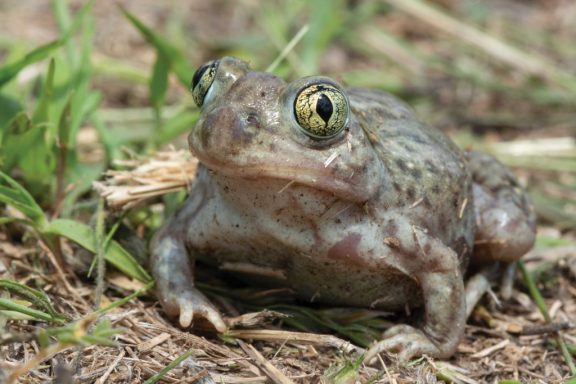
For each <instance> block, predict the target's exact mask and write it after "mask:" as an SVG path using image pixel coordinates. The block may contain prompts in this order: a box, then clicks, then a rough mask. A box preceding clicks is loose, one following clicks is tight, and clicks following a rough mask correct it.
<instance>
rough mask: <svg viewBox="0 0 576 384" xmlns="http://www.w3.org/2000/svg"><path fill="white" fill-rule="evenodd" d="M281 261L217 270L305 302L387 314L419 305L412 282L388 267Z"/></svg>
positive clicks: (228, 263) (225, 264) (224, 265)
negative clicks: (283, 290) (282, 289)
mask: <svg viewBox="0 0 576 384" xmlns="http://www.w3.org/2000/svg"><path fill="white" fill-rule="evenodd" d="M221 260H222V259H221ZM276 260H277V261H280V260H281V259H280V258H278V259H276ZM285 260H286V259H283V261H282V262H278V263H272V264H270V263H269V261H270V260H267V263H266V265H261V264H258V263H255V262H250V261H238V260H222V262H221V263H220V265H219V268H220V269H221V270H224V271H226V272H228V273H231V274H233V275H234V276H236V277H238V278H240V279H241V280H243V281H245V282H247V283H248V284H250V285H258V286H264V287H275V288H279V287H285V288H289V289H291V290H292V291H294V292H295V294H296V295H297V297H298V298H299V299H301V300H302V301H305V302H314V303H323V304H330V305H339V306H340V305H341V306H351V307H366V308H378V309H386V310H391V311H395V310H399V309H405V308H406V307H407V306H409V307H417V306H421V304H422V294H421V291H420V288H419V286H418V284H417V283H416V281H415V280H414V279H411V278H409V277H408V276H407V275H405V274H403V273H401V272H400V271H398V270H396V269H394V268H391V267H384V268H379V269H377V270H374V269H367V268H366V266H362V267H360V266H353V265H352V266H351V265H341V264H339V263H335V262H329V261H326V260H325V259H324V260H321V261H317V260H312V259H308V258H299V257H296V258H294V257H291V258H290V259H289V260H291V261H292V262H288V263H287V262H285Z"/></svg>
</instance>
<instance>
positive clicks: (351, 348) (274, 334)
mask: <svg viewBox="0 0 576 384" xmlns="http://www.w3.org/2000/svg"><path fill="white" fill-rule="evenodd" d="M228 336H231V337H236V338H240V339H251V340H262V341H278V342H285V341H290V342H296V343H306V344H314V345H321V346H327V347H332V348H338V349H342V350H343V351H345V352H347V353H351V352H358V353H364V352H365V350H364V349H363V348H360V347H357V346H355V345H354V344H352V343H350V342H349V341H346V340H342V339H340V338H338V337H336V336H332V335H318V334H315V333H305V332H290V331H277V330H269V329H246V330H243V329H242V330H240V329H238V330H230V331H228Z"/></svg>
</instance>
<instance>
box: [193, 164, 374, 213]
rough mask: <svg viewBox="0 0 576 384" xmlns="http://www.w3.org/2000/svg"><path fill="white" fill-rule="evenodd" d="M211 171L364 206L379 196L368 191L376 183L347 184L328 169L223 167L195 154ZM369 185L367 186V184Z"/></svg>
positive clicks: (355, 180) (354, 181) (356, 180)
mask: <svg viewBox="0 0 576 384" xmlns="http://www.w3.org/2000/svg"><path fill="white" fill-rule="evenodd" d="M195 155H196V157H198V160H200V162H201V163H203V164H204V165H205V166H206V167H207V168H208V169H210V170H211V171H212V172H215V173H217V174H221V175H223V176H227V177H229V178H242V179H247V180H254V181H259V180H261V181H263V180H266V179H274V180H284V181H286V187H287V188H288V187H289V186H290V185H293V184H301V185H305V186H308V187H311V188H313V189H315V190H318V191H323V192H329V193H331V194H333V195H335V196H336V197H338V198H340V199H342V200H347V201H350V202H353V203H363V202H366V201H368V200H370V198H371V197H372V196H373V195H374V194H375V193H376V190H377V189H376V188H371V187H368V185H369V184H370V185H371V184H373V183H374V182H375V180H374V179H375V178H373V179H372V180H365V179H367V178H359V177H355V178H354V177H349V178H348V180H345V179H342V178H339V177H336V176H334V174H333V172H331V171H330V169H329V168H326V167H322V168H314V167H291V166H285V165H274V164H267V165H265V166H262V165H260V166H236V165H234V164H232V165H231V164H224V163H222V162H219V161H217V160H216V159H214V158H211V157H209V156H204V155H202V154H195ZM364 181H366V182H364Z"/></svg>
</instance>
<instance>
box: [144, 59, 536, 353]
mask: <svg viewBox="0 0 576 384" xmlns="http://www.w3.org/2000/svg"><path fill="white" fill-rule="evenodd" d="M192 96H193V98H194V100H195V102H196V104H197V105H198V106H199V107H200V108H201V114H200V118H199V121H198V122H197V124H196V125H195V127H194V128H193V129H192V132H191V133H190V135H189V138H188V142H189V146H190V150H191V151H192V153H193V154H194V155H195V156H196V157H197V158H198V159H199V161H200V165H199V167H198V171H197V175H196V177H195V179H194V181H193V184H192V187H191V192H190V196H189V198H188V200H187V201H186V202H185V203H184V205H183V207H182V208H181V209H180V210H179V211H177V212H176V213H175V214H174V215H173V216H172V217H171V218H170V219H169V220H168V221H167V222H166V223H165V224H164V226H163V227H162V228H161V229H160V230H159V231H158V232H157V233H156V235H155V236H154V238H153V240H152V242H151V268H152V272H153V275H154V276H155V278H156V281H157V291H158V295H159V298H160V302H161V304H162V306H163V308H164V310H165V311H166V313H167V314H168V315H169V316H171V317H175V318H177V319H178V321H179V324H180V326H182V327H189V326H191V324H192V323H193V320H194V319H195V318H203V319H204V320H207V321H208V322H209V323H211V324H212V325H213V326H214V328H215V329H216V330H217V331H220V332H222V331H225V330H226V323H225V321H224V320H223V317H222V316H221V314H220V313H219V311H218V310H217V309H216V308H215V307H214V306H213V305H212V304H211V303H210V301H209V300H208V299H207V298H206V297H205V296H204V295H203V294H202V293H201V292H200V291H199V290H198V289H197V288H196V287H195V286H194V260H195V259H197V258H201V259H203V260H207V261H208V262H210V263H212V264H215V265H218V266H219V268H221V269H222V270H225V271H229V272H231V273H234V274H236V275H238V276H241V277H242V278H244V279H246V280H248V281H250V282H254V283H258V284H262V285H264V286H272V287H290V288H291V289H292V290H293V291H294V292H295V293H296V295H297V296H298V297H299V298H300V299H302V300H304V301H314V302H319V303H325V304H329V305H336V306H351V307H369V308H381V309H385V310H392V311H399V310H404V309H405V308H406V307H409V308H412V307H422V308H423V314H424V316H423V318H422V319H421V320H420V323H419V325H407V324H404V325H397V326H394V327H392V328H390V329H389V330H387V331H386V332H385V333H384V334H383V336H382V339H381V340H380V341H379V342H378V343H377V344H376V346H374V347H373V348H372V354H374V353H375V352H379V351H383V350H388V351H392V352H397V353H398V354H399V357H400V359H402V360H408V359H410V358H412V357H415V356H418V355H423V354H426V355H428V356H431V357H436V358H446V357H449V356H451V355H452V354H453V353H454V351H455V349H456V347H457V345H458V343H459V340H460V338H461V336H462V334H463V330H464V327H465V323H466V301H465V287H464V273H465V271H466V269H467V268H468V265H469V264H471V263H472V264H474V265H489V264H494V263H503V264H506V263H512V262H514V261H515V260H518V259H519V258H520V257H521V256H522V255H523V254H524V253H526V252H527V251H528V250H529V249H530V248H531V247H532V245H533V242H534V237H535V224H534V221H535V220H534V214H533V211H532V209H531V207H530V205H529V203H528V200H527V198H526V196H525V194H524V192H523V191H522V189H521V188H520V187H519V184H518V182H517V180H516V179H515V178H514V176H513V175H512V174H511V172H510V171H509V170H508V169H507V168H506V167H505V166H503V165H502V164H501V163H499V162H498V161H496V160H495V159H494V158H492V157H490V156H488V155H486V154H481V153H477V152H473V151H467V152H463V151H461V150H460V149H459V148H458V147H457V146H456V145H455V144H454V143H453V142H452V141H451V140H450V139H449V138H448V137H447V136H446V135H445V134H444V133H442V132H441V131H440V130H437V129H435V128H432V127H430V126H428V125H426V124H424V123H422V122H421V121H420V120H419V119H418V118H417V117H416V116H415V113H414V112H413V111H412V110H411V109H410V108H409V107H408V106H407V105H406V104H404V103H403V102H402V101H400V100H398V99H397V98H395V97H393V96H392V95H390V94H388V93H385V92H382V91H378V90H370V89H362V88H344V87H342V86H341V85H340V84H338V83H337V82H336V81H334V80H333V79H331V78H328V77H319V76H314V77H305V78H302V79H299V80H296V81H294V82H291V83H286V82H285V81H284V80H282V79H280V78H278V77H276V76H274V75H273V74H270V73H264V72H256V71H253V70H251V69H250V67H249V66H248V64H247V63H246V62H244V61H242V60H239V59H236V58H232V57H224V58H222V59H220V60H214V61H210V62H208V63H206V64H204V65H203V66H201V67H200V68H199V69H198V70H197V71H196V73H195V74H194V77H193V80H192ZM374 351H375V352H374Z"/></svg>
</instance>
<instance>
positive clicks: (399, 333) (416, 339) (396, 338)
mask: <svg viewBox="0 0 576 384" xmlns="http://www.w3.org/2000/svg"><path fill="white" fill-rule="evenodd" d="M384 351H388V352H396V353H398V360H400V361H401V362H403V363H406V362H408V361H409V360H411V359H412V358H413V357H415V356H422V355H427V356H432V357H437V358H443V357H449V356H450V355H452V353H453V350H452V348H446V349H443V348H442V344H441V343H439V345H436V344H435V343H434V342H433V341H432V340H431V338H429V337H428V336H426V334H425V333H424V331H422V330H420V329H417V328H414V327H411V326H409V325H397V326H395V327H392V328H390V329H389V330H388V331H386V332H384V335H383V339H382V340H380V341H379V342H377V343H376V344H375V345H374V346H372V347H371V348H370V349H369V350H368V352H366V358H365V361H367V362H370V360H372V359H373V358H374V357H375V356H376V355H377V354H379V353H381V352H384Z"/></svg>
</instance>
